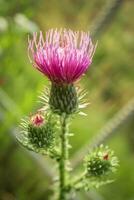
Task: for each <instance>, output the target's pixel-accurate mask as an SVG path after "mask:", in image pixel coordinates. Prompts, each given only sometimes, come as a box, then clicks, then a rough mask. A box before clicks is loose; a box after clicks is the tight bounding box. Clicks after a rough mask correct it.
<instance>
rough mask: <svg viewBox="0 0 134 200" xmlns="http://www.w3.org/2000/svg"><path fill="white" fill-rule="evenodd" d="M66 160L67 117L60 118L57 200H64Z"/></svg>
mask: <svg viewBox="0 0 134 200" xmlns="http://www.w3.org/2000/svg"><path fill="white" fill-rule="evenodd" d="M67 160H68V134H67V115H66V114H63V115H62V116H61V158H60V161H59V176H60V178H59V181H60V183H59V187H60V188H59V189H60V194H59V200H66V192H65V186H66V180H67V170H66V167H67V166H66V165H67Z"/></svg>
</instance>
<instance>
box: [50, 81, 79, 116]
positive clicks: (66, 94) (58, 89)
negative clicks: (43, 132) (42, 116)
mask: <svg viewBox="0 0 134 200" xmlns="http://www.w3.org/2000/svg"><path fill="white" fill-rule="evenodd" d="M49 105H50V108H51V110H52V111H53V112H54V113H57V114H59V115H61V114H62V113H66V114H68V115H70V114H73V113H75V112H76V111H77V109H78V97H77V92H76V88H75V86H74V85H73V84H60V85H59V84H55V83H53V84H52V86H51V91H50V98H49Z"/></svg>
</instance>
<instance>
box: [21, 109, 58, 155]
mask: <svg viewBox="0 0 134 200" xmlns="http://www.w3.org/2000/svg"><path fill="white" fill-rule="evenodd" d="M22 125H23V131H22V134H21V137H20V138H19V141H20V143H21V144H22V145H23V146H25V147H27V148H28V149H30V150H32V151H35V152H44V151H48V150H50V149H51V148H52V147H53V145H54V139H55V136H54V124H53V123H52V122H51V121H50V120H48V119H44V116H43V115H42V114H41V113H36V114H35V115H33V116H31V117H30V118H28V120H25V121H24V123H23V124H22Z"/></svg>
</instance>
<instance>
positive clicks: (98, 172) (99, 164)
mask: <svg viewBox="0 0 134 200" xmlns="http://www.w3.org/2000/svg"><path fill="white" fill-rule="evenodd" d="M85 165H86V176H87V177H101V176H105V175H107V174H108V173H110V172H114V171H115V170H116V168H117V166H118V159H117V157H115V156H114V152H113V151H111V150H110V149H109V148H108V147H103V146H102V145H101V146H100V147H98V148H97V149H96V150H95V151H94V152H93V153H91V155H88V156H87V158H86V164H85Z"/></svg>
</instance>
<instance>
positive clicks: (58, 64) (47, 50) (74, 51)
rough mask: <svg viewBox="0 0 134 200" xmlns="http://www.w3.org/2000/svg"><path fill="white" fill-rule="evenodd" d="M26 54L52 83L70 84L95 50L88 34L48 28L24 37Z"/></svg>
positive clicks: (89, 60)
mask: <svg viewBox="0 0 134 200" xmlns="http://www.w3.org/2000/svg"><path fill="white" fill-rule="evenodd" d="M28 43H29V46H28V55H29V58H30V61H31V62H32V64H33V66H34V67H35V68H36V69H38V70H39V71H40V72H41V73H43V74H44V75H45V76H47V77H48V79H50V80H51V81H52V82H55V83H61V84H70V83H73V82H75V81H76V80H77V79H79V78H80V77H81V76H82V75H83V74H84V73H85V72H86V71H87V69H88V68H89V66H90V65H91V63H92V58H93V55H94V52H95V49H96V45H93V43H92V41H91V38H90V35H89V33H85V32H82V31H81V32H73V31H72V30H66V29H63V30H62V29H60V30H59V31H58V30H57V29H55V30H54V29H50V30H49V31H48V32H47V33H46V38H45V40H44V38H43V34H42V32H40V35H39V38H38V36H37V33H34V34H33V38H32V39H28Z"/></svg>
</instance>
